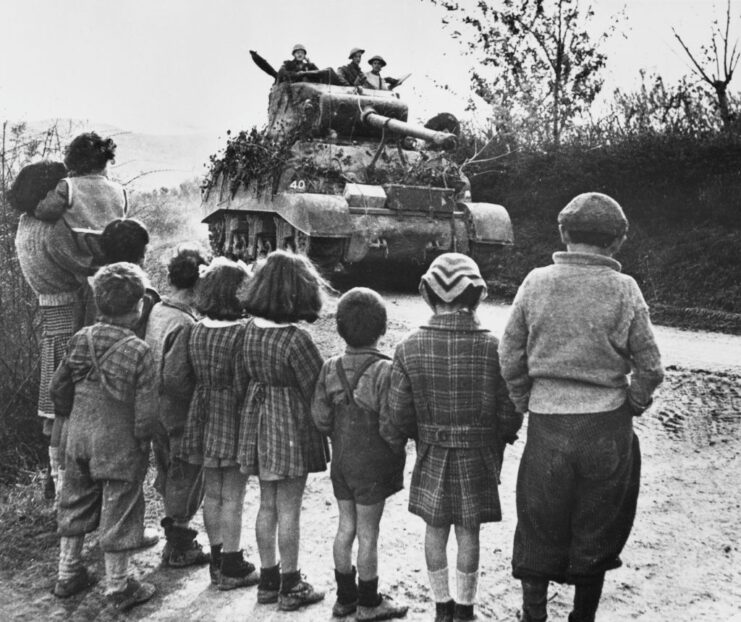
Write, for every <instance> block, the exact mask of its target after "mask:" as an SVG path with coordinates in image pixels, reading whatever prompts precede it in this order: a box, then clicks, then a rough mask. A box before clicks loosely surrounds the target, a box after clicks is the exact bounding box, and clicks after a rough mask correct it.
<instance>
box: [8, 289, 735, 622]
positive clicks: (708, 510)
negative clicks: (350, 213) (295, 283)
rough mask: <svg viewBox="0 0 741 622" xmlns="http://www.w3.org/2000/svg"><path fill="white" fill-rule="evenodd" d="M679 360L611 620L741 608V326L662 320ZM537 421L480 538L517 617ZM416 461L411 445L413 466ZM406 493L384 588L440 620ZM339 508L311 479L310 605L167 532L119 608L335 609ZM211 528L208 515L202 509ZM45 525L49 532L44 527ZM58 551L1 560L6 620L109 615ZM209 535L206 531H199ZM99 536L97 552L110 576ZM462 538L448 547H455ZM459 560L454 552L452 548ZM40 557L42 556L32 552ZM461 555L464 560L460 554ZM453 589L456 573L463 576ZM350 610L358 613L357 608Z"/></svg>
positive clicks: (268, 612) (417, 307)
mask: <svg viewBox="0 0 741 622" xmlns="http://www.w3.org/2000/svg"><path fill="white" fill-rule="evenodd" d="M388 299H389V315H390V320H391V321H390V330H389V332H388V334H387V336H386V337H385V339H384V342H383V343H382V347H383V349H385V350H386V351H391V349H392V348H393V346H394V344H395V343H396V342H397V341H398V340H399V339H400V338H401V337H402V336H403V335H404V333H405V332H407V331H408V330H409V328H410V327H412V326H414V325H418V324H419V323H421V322H423V321H424V319H425V317H426V316H427V309H426V308H425V307H424V305H423V304H422V303H421V301H420V300H419V299H418V298H416V297H411V296H399V295H396V294H393V295H389V296H388ZM507 312H508V310H507V307H506V306H504V305H497V304H491V303H487V304H485V305H484V307H483V308H482V313H481V315H482V319H483V322H484V323H485V324H486V325H487V326H490V327H491V328H492V329H493V330H494V332H496V333H500V332H501V327H502V325H503V322H504V321H505V318H506V315H507ZM311 330H312V333H313V334H314V335H315V338H316V340H317V342H318V343H319V345H320V349H321V350H322V352H323V353H324V354H325V355H327V356H328V355H331V354H334V353H335V352H338V351H340V349H341V348H342V344H341V343H340V342H339V340H338V338H337V337H336V336H335V335H334V330H333V321H332V320H331V319H327V320H322V321H320V322H318V323H317V324H316V325H314V327H312V328H311ZM657 334H658V338H659V342H660V347H661V349H662V352H663V355H664V359H665V363H666V364H667V365H673V366H680V367H682V368H688V369H694V370H700V371H689V370H688V369H682V368H680V369H670V371H669V372H668V375H667V379H666V382H665V383H664V385H663V386H662V387H661V389H660V391H659V393H658V396H657V399H656V403H655V405H654V407H653V408H652V409H651V411H650V412H649V413H647V414H646V415H644V416H643V417H642V418H640V419H636V429H637V432H638V435H639V437H640V439H641V444H642V453H643V478H642V491H641V497H640V500H639V509H638V517H637V520H636V524H635V527H634V530H633V533H632V535H631V538H630V541H629V542H628V545H627V547H626V549H625V551H624V555H623V559H624V561H625V565H624V566H623V567H622V568H620V569H618V570H616V571H614V572H612V573H610V574H609V575H608V578H607V581H606V585H605V590H604V596H603V601H602V605H601V607H600V611H599V613H598V620H600V622H613V621H614V622H617V621H624V620H641V621H646V622H649V621H650V622H657V621H658V622H664V621H665V622H670V621H671V622H673V621H678V622H684V621H686V622H689V621H693V622H694V621H711V620H724V621H727V620H741V613H740V612H741V555H740V553H739V549H740V547H741V542H740V540H739V519H740V517H741V509H740V508H741V487H739V485H738V474H739V473H740V472H741V433H740V431H741V421H740V419H739V418H740V417H741V414H740V413H741V383H740V382H739V379H740V377H741V376H740V374H741V337H729V336H725V335H715V334H709V333H688V332H685V331H677V330H673V329H664V328H659V329H658V330H657ZM525 435H526V434H525V432H524V431H523V433H521V434H520V440H519V441H518V442H517V443H516V444H515V445H514V446H513V447H511V448H510V449H508V451H507V453H506V455H505V464H504V468H503V472H502V484H501V488H500V495H501V498H502V507H503V513H504V520H503V521H502V522H501V523H497V524H488V525H485V526H484V527H483V529H482V537H481V544H482V550H481V577H480V583H479V593H478V603H479V605H478V614H479V619H480V620H502V621H504V620H514V619H515V612H516V610H517V608H518V606H519V598H520V597H519V585H518V583H517V582H516V581H515V580H514V579H512V577H511V575H510V565H509V564H510V552H511V545H512V534H513V532H514V526H515V512H514V489H515V479H516V474H517V465H518V463H519V458H520V455H521V453H522V449H523V446H524V438H525ZM413 463H414V447H413V445H412V444H411V443H410V444H409V446H408V460H407V479H406V481H407V482H408V481H409V472H410V471H411V467H412V465H413ZM148 496H149V499H151V502H150V504H149V507H148V511H147V517H148V518H147V520H148V524H149V525H151V526H156V523H157V519H158V517H159V516H160V512H161V507H160V505H159V502H158V500H157V499H156V496H155V495H153V494H149V495H148ZM257 498H258V495H257V485H256V482H255V481H250V483H249V485H248V491H247V497H246V503H245V514H244V530H243V536H242V541H243V543H244V545H245V548H246V549H247V552H248V554H249V557H250V558H252V559H255V556H256V552H255V545H254V542H255V537H254V519H255V514H256V511H257ZM406 500H407V492H406V491H403V492H401V493H399V494H397V495H395V496H394V497H392V498H391V499H390V500H389V502H388V504H387V510H386V512H385V515H384V519H383V522H382V526H381V541H380V555H379V558H380V559H379V562H380V579H381V581H380V582H381V587H382V589H383V590H384V591H386V592H387V593H389V594H390V595H392V596H393V597H394V598H395V599H396V600H398V601H402V602H405V603H407V604H409V605H410V611H409V614H408V616H407V620H410V621H413V622H417V621H422V620H431V619H432V615H431V611H432V609H433V605H432V604H431V602H430V592H429V589H428V581H427V575H426V570H425V564H424V556H423V550H422V542H423V533H424V525H423V523H422V521H421V520H420V519H418V518H417V517H415V516H412V515H411V514H409V513H408V512H407V510H406ZM336 520H337V510H336V506H335V502H334V499H333V497H332V493H331V486H330V482H329V478H328V476H327V475H326V474H321V475H317V476H312V477H310V479H309V483H308V487H307V492H306V495H305V497H304V504H303V517H302V534H301V537H302V553H301V555H302V562H301V563H302V570H303V571H304V572H305V573H306V575H307V576H308V578H309V580H310V581H312V582H313V583H314V584H315V585H316V586H317V587H319V588H323V589H326V590H327V597H326V600H325V601H324V602H323V603H321V604H319V605H316V606H314V607H312V608H309V609H307V610H305V611H301V612H295V613H281V612H278V611H277V609H276V607H275V606H258V605H257V604H256V601H255V589H254V588H251V589H243V590H236V591H233V592H218V591H216V590H214V589H213V588H211V587H210V586H209V584H208V571H207V569H205V568H200V569H191V570H181V571H173V570H168V571H165V570H161V569H159V568H158V554H159V551H160V550H161V544H160V545H159V546H158V547H156V548H154V549H152V550H150V551H145V552H142V553H139V554H138V555H136V556H135V558H134V566H135V569H136V573H137V574H138V575H139V576H142V577H145V578H147V580H150V581H152V582H153V583H155V584H156V585H157V587H158V589H159V595H158V596H157V597H156V598H155V599H154V600H153V601H151V602H150V603H147V604H145V605H143V606H141V607H139V608H138V609H137V610H134V611H132V612H131V613H130V614H129V615H128V616H125V617H124V616H120V619H133V620H151V621H166V620H167V621H170V620H172V621H181V620H215V621H218V622H227V621H231V620H239V621H243V622H244V621H249V620H254V621H256V622H268V621H270V622H273V621H275V622H278V621H283V620H285V621H289V620H290V621H293V622H313V621H316V620H329V619H330V618H331V606H332V602H333V600H334V594H333V570H332V568H333V565H332V553H331V550H332V539H333V536H334V529H335V525H336ZM196 523H197V526H198V528H199V529H201V530H202V522H201V519H200V515H199V516H198V518H197V520H196ZM40 537H41V536H40ZM44 537H46V539H45V540H44V542H46V543H47V544H46V546H47V549H48V550H47V551H46V552H45V553H44V555H45V557H43V560H41V561H38V562H36V561H34V562H33V564H35V565H33V564H31V565H29V568H28V570H26V571H23V572H14V573H10V572H8V571H7V570H6V571H4V572H3V571H2V570H1V569H0V579H2V587H0V619H2V620H6V619H21V620H38V619H51V620H65V619H73V620H85V621H90V620H108V619H114V618H116V617H117V616H115V615H114V614H113V613H112V612H111V611H110V609H107V608H106V607H105V603H104V600H103V597H102V590H101V588H100V587H96V588H95V589H93V590H91V591H90V592H88V593H87V594H85V595H83V596H81V597H77V598H75V599H71V600H70V601H59V600H56V599H55V598H54V597H53V596H51V595H50V594H49V589H50V587H51V586H52V584H53V571H54V564H55V555H56V549H55V538H54V536H53V534H46V535H45V536H44ZM200 539H201V541H202V542H203V543H204V544H205V543H206V538H205V534H203V533H202V534H201V536H200ZM94 544H95V541H94V539H92V540H91V542H90V543H89V546H87V547H86V556H87V560H88V561H89V562H90V563H91V565H93V566H94V567H96V570H97V572H98V573H99V574H101V575H102V567H101V560H100V557H101V556H100V553H99V549H98V548H97V547H96V546H94ZM454 550H455V549H454V548H453V547H452V546H451V548H450V552H454ZM450 559H451V560H453V559H454V557H453V556H451V557H450ZM29 563H30V562H29ZM450 566H451V567H454V562H453V561H451V563H450ZM451 588H452V590H455V584H454V581H453V582H452V583H451ZM550 597H551V602H550V605H549V609H550V614H551V615H550V619H551V620H566V617H567V615H568V612H569V610H570V600H571V598H572V590H571V589H570V588H568V587H566V586H559V585H554V586H552V589H551V592H550ZM351 619H352V618H351Z"/></svg>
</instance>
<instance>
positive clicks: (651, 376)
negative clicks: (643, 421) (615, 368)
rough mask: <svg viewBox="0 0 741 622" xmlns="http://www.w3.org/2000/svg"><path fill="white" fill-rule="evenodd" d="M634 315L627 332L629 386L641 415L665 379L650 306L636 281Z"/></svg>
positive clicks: (630, 393)
mask: <svg viewBox="0 0 741 622" xmlns="http://www.w3.org/2000/svg"><path fill="white" fill-rule="evenodd" d="M633 287H634V294H633V298H634V300H635V307H636V311H635V315H634V317H633V321H632V322H631V325H630V330H629V333H628V347H629V349H630V360H631V367H632V369H633V373H632V375H631V380H630V387H629V388H628V401H629V402H630V405H631V407H632V408H633V410H634V412H635V413H636V414H641V413H642V412H643V411H644V410H646V408H648V406H649V405H650V404H651V401H652V398H651V395H652V394H653V392H654V390H655V389H656V387H658V386H659V384H661V381H662V380H663V379H664V368H663V366H662V364H661V355H660V354H659V348H658V346H657V345H656V339H655V338H654V333H653V329H652V327H651V319H650V317H649V313H648V305H646V302H645V300H644V299H643V294H641V291H640V289H639V288H638V284H637V283H635V282H634V283H633Z"/></svg>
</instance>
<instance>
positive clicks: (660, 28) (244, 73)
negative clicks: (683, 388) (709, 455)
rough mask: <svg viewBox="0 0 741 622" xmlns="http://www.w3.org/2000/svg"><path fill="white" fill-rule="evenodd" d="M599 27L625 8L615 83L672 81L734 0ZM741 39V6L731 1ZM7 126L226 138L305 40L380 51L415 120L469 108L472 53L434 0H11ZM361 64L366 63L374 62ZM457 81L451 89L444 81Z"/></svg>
mask: <svg viewBox="0 0 741 622" xmlns="http://www.w3.org/2000/svg"><path fill="white" fill-rule="evenodd" d="M594 4H595V6H596V11H597V13H598V14H597V22H596V23H597V25H598V26H601V25H604V24H607V23H608V21H609V17H610V15H611V14H613V13H615V12H616V11H618V10H619V9H620V8H621V7H622V6H624V5H625V6H626V7H627V15H628V18H629V19H628V22H627V23H626V24H625V25H624V27H623V30H624V32H625V38H623V37H615V38H614V39H613V41H612V43H611V44H610V47H609V49H608V53H609V63H610V75H609V76H608V88H609V90H611V88H612V87H614V86H615V85H622V86H628V85H630V84H632V83H634V81H635V80H636V78H637V76H638V70H639V69H640V68H641V67H645V68H648V69H650V70H655V71H658V72H660V73H662V74H663V75H664V76H666V77H667V78H670V79H673V78H676V77H678V76H679V75H681V74H683V73H687V72H688V71H689V69H688V65H687V62H686V60H685V58H684V57H683V55H682V53H681V52H680V51H679V50H678V46H677V44H676V42H675V41H674V39H673V36H672V32H671V28H672V26H674V27H675V28H676V29H677V30H678V31H679V32H680V33H681V34H682V35H683V36H685V37H686V38H687V40H688V42H690V44H692V45H695V46H698V45H699V43H700V42H701V41H703V40H705V39H708V35H709V33H710V27H711V22H712V19H713V17H714V16H720V17H722V16H723V10H724V8H725V2H724V0H597V1H596V2H595V3H594ZM733 5H734V7H733V11H734V14H735V16H736V19H735V25H736V29H735V33H736V36H738V35H739V34H741V28H739V17H738V16H739V14H741V0H733ZM1 6H2V18H3V19H2V22H3V27H2V35H1V36H0V120H2V119H10V120H26V121H33V120H40V119H49V118H75V119H87V120H89V121H90V122H91V124H92V125H94V124H95V123H109V124H112V125H115V126H118V127H120V128H123V129H127V130H133V131H150V132H159V133H169V132H183V131H206V132H222V133H223V130H225V129H227V128H229V129H242V128H247V127H251V126H252V125H255V124H257V125H260V124H261V123H262V122H263V121H264V119H265V108H266V105H267V95H268V90H269V88H270V85H271V82H272V80H271V78H269V77H268V76H267V75H266V74H264V73H263V72H261V71H260V70H259V69H258V68H257V67H256V66H255V65H254V64H253V63H252V61H251V59H250V56H249V50H253V49H254V50H257V51H259V52H260V53H261V54H262V55H263V56H264V57H265V58H266V59H268V60H269V61H270V62H271V63H272V64H273V65H274V66H275V67H276V68H277V67H279V66H280V63H281V62H282V61H283V60H285V59H287V58H289V57H290V50H291V48H292V46H293V44H294V43H297V42H300V43H303V44H304V45H305V46H306V47H307V48H308V51H309V58H310V59H311V60H312V61H313V62H315V63H316V64H317V65H318V66H319V67H325V66H330V65H331V66H337V65H340V64H344V63H345V62H346V60H345V59H346V57H347V54H348V51H349V49H350V48H351V47H353V46H356V45H357V46H361V47H364V48H365V49H366V50H367V52H368V53H367V54H366V57H365V59H367V58H369V57H370V55H372V54H377V53H380V54H382V55H383V56H384V57H385V58H386V60H387V61H388V67H387V68H386V70H385V73H386V74H387V75H392V76H394V75H395V76H400V75H403V74H405V73H407V72H411V73H412V76H411V78H409V80H408V81H407V82H406V83H405V84H404V85H403V86H402V87H401V89H400V92H401V93H402V96H403V97H404V98H405V99H407V100H409V103H410V118H412V119H415V118H427V117H429V116H431V115H432V114H435V113H436V112H439V111H442V110H448V111H450V112H453V113H454V114H461V113H462V111H463V107H464V106H465V103H466V102H465V99H466V95H467V80H466V75H467V68H468V67H469V66H470V63H471V60H470V59H469V58H467V57H466V56H465V55H464V53H463V50H462V48H461V47H460V45H459V44H458V43H457V42H455V41H452V40H451V39H450V36H449V34H447V33H446V32H445V31H444V30H443V29H442V26H441V22H440V17H441V12H440V9H439V8H438V7H435V6H433V5H432V4H431V3H430V2H428V1H423V0H370V1H369V0H362V1H361V0H272V1H269V2H268V1H265V0H113V1H111V2H104V1H101V0H65V1H60V0H3V1H2V5H1ZM365 59H364V61H363V62H364V63H365ZM435 80H440V81H442V82H447V83H449V84H450V86H451V87H452V90H453V92H454V94H452V95H451V94H450V93H444V92H442V91H441V90H440V89H438V88H436V87H435V86H434V81H435Z"/></svg>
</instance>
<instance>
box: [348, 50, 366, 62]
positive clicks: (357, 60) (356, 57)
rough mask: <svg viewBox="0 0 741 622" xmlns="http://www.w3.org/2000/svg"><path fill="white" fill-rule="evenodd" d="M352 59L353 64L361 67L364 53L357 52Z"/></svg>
mask: <svg viewBox="0 0 741 622" xmlns="http://www.w3.org/2000/svg"><path fill="white" fill-rule="evenodd" d="M350 58H351V59H352V62H353V63H355V64H356V65H359V64H360V59H361V58H363V53H362V52H356V53H355V54H353V55H352V56H351V57H350Z"/></svg>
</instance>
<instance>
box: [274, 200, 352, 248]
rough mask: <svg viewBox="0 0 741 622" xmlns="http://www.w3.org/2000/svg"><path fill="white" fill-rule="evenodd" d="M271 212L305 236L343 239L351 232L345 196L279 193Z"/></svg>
mask: <svg viewBox="0 0 741 622" xmlns="http://www.w3.org/2000/svg"><path fill="white" fill-rule="evenodd" d="M271 207H272V211H274V212H276V213H277V214H278V215H280V216H282V217H283V218H284V219H285V220H286V222H288V223H289V224H290V225H291V226H293V227H295V228H296V229H298V230H299V231H301V232H302V233H305V234H306V235H310V236H313V237H323V238H344V237H349V236H350V234H351V233H352V223H351V222H350V209H349V208H348V205H347V201H345V199H344V198H343V197H339V196H336V195H331V194H312V193H308V192H305V193H295V194H288V193H280V194H276V195H275V196H274V197H273V202H272V206H271Z"/></svg>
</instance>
